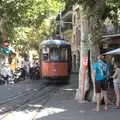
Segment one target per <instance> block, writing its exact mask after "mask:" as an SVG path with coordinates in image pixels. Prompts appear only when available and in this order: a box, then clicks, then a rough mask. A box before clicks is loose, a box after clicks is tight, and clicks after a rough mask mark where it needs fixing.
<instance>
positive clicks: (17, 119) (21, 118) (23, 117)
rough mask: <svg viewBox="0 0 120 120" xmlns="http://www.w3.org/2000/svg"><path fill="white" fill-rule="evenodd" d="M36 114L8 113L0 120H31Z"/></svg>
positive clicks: (27, 112) (28, 112)
mask: <svg viewBox="0 0 120 120" xmlns="http://www.w3.org/2000/svg"><path fill="white" fill-rule="evenodd" d="M35 114H36V111H35V110H34V111H31V112H30V111H25V112H23V111H18V112H17V111H15V112H12V113H9V114H8V115H7V116H6V117H4V118H3V119H2V120H31V119H32V118H33V117H34V115H35Z"/></svg>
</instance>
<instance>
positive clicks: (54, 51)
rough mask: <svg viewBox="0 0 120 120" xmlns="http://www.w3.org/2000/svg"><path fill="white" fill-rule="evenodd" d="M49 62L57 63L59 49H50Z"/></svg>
mask: <svg viewBox="0 0 120 120" xmlns="http://www.w3.org/2000/svg"><path fill="white" fill-rule="evenodd" d="M50 60H53V61H59V60H60V55H59V49H58V48H51V50H50Z"/></svg>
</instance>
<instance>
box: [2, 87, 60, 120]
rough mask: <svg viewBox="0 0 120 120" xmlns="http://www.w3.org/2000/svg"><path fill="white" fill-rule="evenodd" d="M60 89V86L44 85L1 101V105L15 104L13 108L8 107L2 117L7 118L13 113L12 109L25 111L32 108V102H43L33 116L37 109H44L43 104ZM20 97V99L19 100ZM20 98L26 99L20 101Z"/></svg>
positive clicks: (3, 119)
mask: <svg viewBox="0 0 120 120" xmlns="http://www.w3.org/2000/svg"><path fill="white" fill-rule="evenodd" d="M58 89H59V87H58V86H54V87H53V86H43V87H40V88H39V89H36V90H30V91H29V92H28V91H26V92H25V93H23V94H22V93H21V94H20V95H18V96H15V97H14V98H10V99H9V100H7V101H5V102H3V104H2V102H1V101H0V102H1V104H0V106H3V105H5V106H7V105H8V106H9V105H10V104H13V106H12V108H11V109H7V110H6V111H4V115H3V117H2V118H1V120H5V119H6V118H7V117H9V116H10V115H11V114H12V111H13V112H14V111H23V110H26V109H27V110H29V109H32V104H36V103H38V104H41V103H42V106H41V107H39V108H36V109H34V110H36V112H35V113H34V115H33V118H34V117H35V116H36V114H37V111H39V110H40V109H42V107H43V105H45V103H47V101H48V100H49V99H50V95H51V94H53V93H54V92H56V91H57V90H58ZM18 99H19V100H18ZM20 99H24V100H22V101H21V102H20ZM17 100H18V101H19V102H20V103H19V104H18V103H17V102H18V101H17Z"/></svg>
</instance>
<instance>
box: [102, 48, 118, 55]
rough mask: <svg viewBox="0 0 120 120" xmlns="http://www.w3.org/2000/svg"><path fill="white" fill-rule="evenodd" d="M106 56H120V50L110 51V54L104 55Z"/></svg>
mask: <svg viewBox="0 0 120 120" xmlns="http://www.w3.org/2000/svg"><path fill="white" fill-rule="evenodd" d="M104 55H120V48H117V49H114V50H111V51H108V52H106V53H104Z"/></svg>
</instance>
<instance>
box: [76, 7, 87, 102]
mask: <svg viewBox="0 0 120 120" xmlns="http://www.w3.org/2000/svg"><path fill="white" fill-rule="evenodd" d="M80 14H81V16H80V18H81V23H80V25H81V44H80V47H81V48H80V70H79V87H78V91H77V94H76V99H77V100H80V101H81V100H84V99H85V93H86V91H87V84H88V81H87V68H88V67H87V63H88V16H87V14H86V12H85V10H84V9H83V6H81V7H80Z"/></svg>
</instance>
